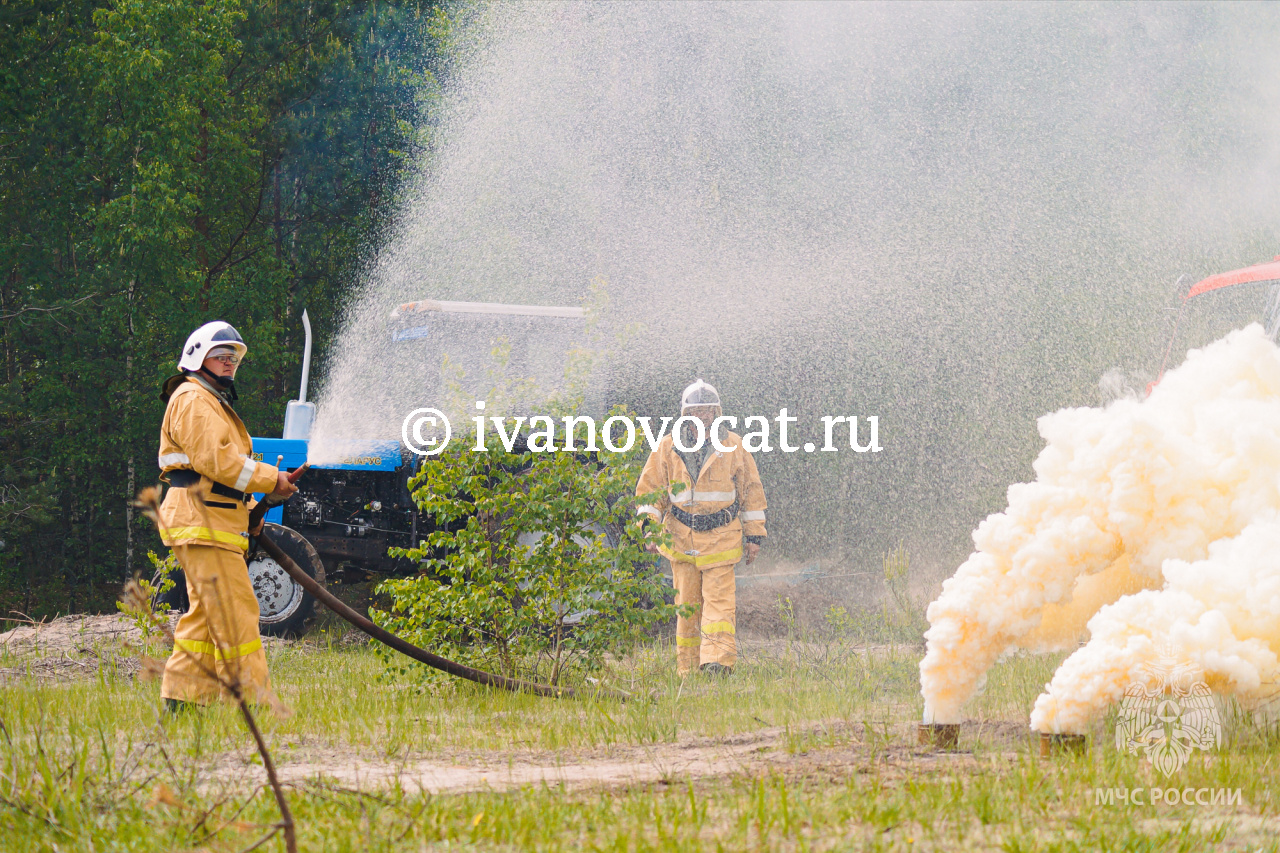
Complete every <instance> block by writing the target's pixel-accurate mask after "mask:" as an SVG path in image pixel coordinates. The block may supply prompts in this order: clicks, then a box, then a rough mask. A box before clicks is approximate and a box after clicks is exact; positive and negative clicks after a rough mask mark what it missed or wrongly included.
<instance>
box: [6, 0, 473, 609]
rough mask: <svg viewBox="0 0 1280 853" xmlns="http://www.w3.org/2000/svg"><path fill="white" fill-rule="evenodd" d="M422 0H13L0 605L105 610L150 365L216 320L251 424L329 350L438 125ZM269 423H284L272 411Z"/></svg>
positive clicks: (439, 25)
mask: <svg viewBox="0 0 1280 853" xmlns="http://www.w3.org/2000/svg"><path fill="white" fill-rule="evenodd" d="M448 34H449V23H448V18H447V17H446V16H445V15H444V14H443V12H442V10H441V8H440V6H439V5H438V4H435V3H429V2H409V0H404V2H396V1H395V0H392V2H385V1H384V2H364V3H336V2H307V3H294V2H275V0H261V2H259V0H244V2H215V3H209V2H202V0H121V1H120V2H89V0H84V2H79V1H78V0H57V2H37V3H21V2H19V3H6V4H3V5H0V57H3V59H2V60H0V360H2V364H0V540H3V544H0V612H5V613H7V612H9V611H10V610H20V611H21V612H23V613H26V614H29V615H31V616H33V617H36V618H39V617H40V616H42V615H46V614H51V613H54V612H59V611H60V612H63V613H66V612H84V611H92V610H101V609H107V610H112V609H114V606H113V603H112V602H113V600H114V599H115V597H116V596H117V595H118V593H119V589H120V584H121V582H122V581H123V579H124V578H126V577H128V576H130V575H131V574H132V573H133V572H135V571H140V570H143V569H144V568H145V567H146V566H148V563H147V557H146V553H147V550H148V549H149V548H159V546H160V543H159V541H158V539H156V537H155V533H154V528H153V526H152V525H150V523H149V522H146V520H145V519H139V518H138V517H137V516H136V515H135V514H134V513H133V512H132V511H131V509H130V507H129V504H128V499H129V498H130V497H131V496H132V495H133V494H134V493H135V492H136V491H137V490H138V489H139V488H141V487H142V486H145V485H147V484H149V483H152V482H154V481H155V478H156V474H157V472H156V470H155V453H156V450H155V448H156V440H157V439H156V429H157V425H158V424H159V422H160V418H161V416H162V414H163V411H164V409H163V404H162V403H161V402H160V400H159V398H158V389H159V383H160V382H161V380H162V379H163V378H164V377H165V376H167V375H171V374H172V373H173V372H174V371H175V367H174V364H175V358H176V355H177V349H178V347H180V346H181V344H182V341H183V340H184V339H185V336H186V335H187V334H188V333H189V332H190V331H191V330H192V329H194V328H196V327H197V326H199V325H200V324H202V323H204V322H207V321H209V320H212V319H227V320H229V321H231V322H233V323H234V325H235V326H236V327H237V328H238V329H239V330H240V332H241V334H243V335H244V336H245V338H246V340H248V341H249V342H250V344H251V349H250V353H249V357H248V359H247V361H246V363H245V365H244V366H243V369H242V370H241V373H240V376H239V378H238V381H237V385H238V386H239V391H240V397H241V400H240V403H239V410H240V412H241V414H242V416H243V417H244V419H245V421H246V423H247V424H249V426H250V429H251V431H254V430H255V429H261V428H262V427H264V426H265V425H268V424H279V423H280V422H281V420H282V417H283V411H284V406H285V403H286V402H287V401H288V400H289V399H290V398H291V397H293V396H295V395H296V389H297V382H298V377H299V372H300V362H301V356H302V347H301V334H302V331H301V326H300V324H299V322H298V317H299V314H300V313H301V311H302V309H303V308H308V309H309V311H310V315H311V319H312V323H313V326H314V328H315V330H316V336H317V350H318V352H320V353H323V351H324V348H325V346H326V343H327V341H328V337H329V336H330V335H331V334H332V333H333V330H334V327H335V323H334V317H335V314H336V312H337V311H338V310H339V308H340V306H341V304H342V300H343V295H344V293H345V292H346V291H347V290H348V289H349V288H350V286H351V284H352V282H353V281H355V280H356V279H357V278H358V275H359V269H360V264H361V262H362V259H363V258H365V257H367V254H365V252H366V250H368V249H370V248H371V247H376V246H377V244H378V240H379V234H380V229H381V228H383V226H384V223H385V221H386V218H387V216H388V213H389V212H390V211H392V210H393V209H394V207H395V202H396V194H397V192H398V190H399V188H400V187H401V185H402V180H403V178H404V176H405V174H406V170H407V167H408V165H409V164H412V163H414V162H416V161H417V160H418V159H419V157H420V156H421V155H422V153H423V151H424V149H425V147H426V146H427V145H428V143H429V140H430V135H431V116H432V105H433V103H434V102H435V100H436V97H437V89H438V87H437V82H436V80H437V76H438V75H439V74H440V73H441V70H442V67H443V64H444V57H445V55H446V54H447V52H448ZM270 434H276V433H274V432H273V433H270Z"/></svg>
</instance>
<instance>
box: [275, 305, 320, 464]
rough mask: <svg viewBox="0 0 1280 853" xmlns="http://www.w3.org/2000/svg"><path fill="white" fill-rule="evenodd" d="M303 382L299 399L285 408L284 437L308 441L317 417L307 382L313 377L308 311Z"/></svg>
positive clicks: (304, 331)
mask: <svg viewBox="0 0 1280 853" xmlns="http://www.w3.org/2000/svg"><path fill="white" fill-rule="evenodd" d="M302 331H303V333H304V336H305V337H304V341H303V344H302V384H301V387H299V388H298V399H296V400H290V401H289V405H288V406H286V407H285V410H284V431H283V432H282V433H281V437H282V438H288V439H295V440H301V441H306V440H307V439H308V438H310V437H311V424H312V423H314V422H315V419H316V404H315V403H308V402H307V382H308V380H309V379H310V378H311V319H310V318H309V317H308V316H307V312H306V311H305V310H304V311H303V312H302Z"/></svg>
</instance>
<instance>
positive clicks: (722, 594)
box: [671, 549, 741, 675]
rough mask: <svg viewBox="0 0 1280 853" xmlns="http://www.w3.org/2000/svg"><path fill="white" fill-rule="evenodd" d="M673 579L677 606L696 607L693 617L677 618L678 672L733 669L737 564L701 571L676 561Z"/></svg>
mask: <svg viewBox="0 0 1280 853" xmlns="http://www.w3.org/2000/svg"><path fill="white" fill-rule="evenodd" d="M738 550H739V551H741V549H738ZM671 577H672V580H673V582H674V583H675V588H676V604H679V605H683V604H692V605H695V607H694V612H693V613H691V614H690V615H689V616H687V617H686V616H680V615H677V616H676V668H677V670H678V671H679V672H680V674H681V675H686V674H688V673H689V672H690V671H692V670H695V669H697V668H698V667H699V666H701V665H702V664H704V663H719V664H722V665H724V666H733V665H734V664H735V663H736V662H737V660H738V647H737V643H736V639H735V637H734V633H735V628H734V626H735V624H736V621H737V620H736V610H735V606H736V602H735V597H734V593H735V590H734V571H733V564H732V563H730V564H728V565H719V566H712V567H710V568H706V569H700V568H698V567H697V566H696V565H694V564H693V563H690V562H684V561H678V560H673V561H672V562H671Z"/></svg>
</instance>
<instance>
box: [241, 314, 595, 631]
mask: <svg viewBox="0 0 1280 853" xmlns="http://www.w3.org/2000/svg"><path fill="white" fill-rule="evenodd" d="M303 325H304V328H305V331H306V344H305V350H304V355H303V374H302V387H301V391H300V393H299V399H298V400H294V401H292V402H290V403H289V406H288V409H287V411H286V414H285V426H284V434H283V437H282V438H254V439H253V453H254V456H255V458H258V459H261V460H263V461H266V462H270V463H273V464H274V463H275V462H276V461H277V459H279V460H281V464H282V465H283V466H284V467H285V468H287V469H290V470H293V469H296V468H298V467H299V466H300V465H302V464H303V463H304V462H307V461H308V446H309V442H310V440H311V431H312V424H313V421H314V414H315V409H314V404H313V403H310V402H307V399H306V396H307V377H308V373H309V368H310V358H311V327H310V324H309V322H308V320H307V318H306V315H305V313H304V315H303ZM584 327H585V312H584V311H583V309H581V308H561V307H548V306H530V305H501V304H495V303H477V302H445V301H437V300H422V301H419V302H412V303H408V304H405V305H401V306H399V307H398V308H397V309H396V310H395V311H394V312H393V313H392V315H391V317H390V322H389V323H388V330H387V332H388V334H389V336H390V343H389V345H390V347H391V348H392V349H393V350H394V351H395V355H396V360H397V362H398V363H399V364H400V366H401V368H402V369H405V370H412V371H416V373H415V376H417V377H424V379H423V381H422V382H421V384H420V385H419V388H420V391H419V393H421V394H423V395H424V396H425V399H426V401H427V404H428V405H430V404H431V402H432V400H433V397H432V395H433V394H436V393H440V392H441V390H442V389H441V384H442V382H441V381H440V380H438V378H437V377H438V376H439V371H440V365H441V364H442V363H443V362H444V361H445V359H446V356H447V357H448V359H449V361H450V363H451V364H453V365H454V366H455V368H456V367H457V365H459V364H463V365H464V366H465V368H466V370H465V375H466V376H470V377H477V376H484V375H485V365H484V361H485V360H486V359H488V358H489V357H490V355H491V353H492V352H493V351H494V348H495V346H496V345H497V344H498V343H499V342H501V343H502V344H503V345H504V346H505V351H506V359H507V362H506V365H505V366H506V367H507V368H508V369H515V370H519V371H521V375H531V376H534V377H535V378H539V379H544V380H545V381H547V382H554V381H555V379H556V378H558V377H563V374H564V362H565V358H566V354H567V353H568V352H569V350H570V348H571V347H573V346H574V345H575V344H577V343H578V342H580V340H581V335H582V332H583V330H584ZM468 359H469V360H470V363H467V362H468ZM540 374H541V375H540ZM428 379H429V381H427V380H428ZM592 385H593V386H598V385H599V382H594V381H593V383H592ZM595 396H600V395H599V394H595ZM422 400H423V397H419V398H418V399H412V400H405V401H403V408H404V410H405V413H406V414H407V412H408V410H410V409H413V408H414V407H415V406H418V405H421V404H422ZM588 406H589V407H590V408H593V409H594V408H599V406H600V403H599V401H598V400H595V401H588ZM338 446H339V448H340V449H339V452H337V453H334V452H333V447H334V443H333V442H328V443H326V448H327V452H326V453H325V457H326V461H320V462H317V461H316V460H311V466H310V468H309V469H308V470H307V472H306V473H305V474H304V475H303V476H302V478H301V479H300V480H299V481H298V484H297V485H298V493H297V494H296V495H295V496H294V497H293V498H292V499H291V500H289V502H288V503H286V504H284V505H283V506H281V507H276V508H275V509H272V510H271V511H270V512H269V513H268V514H267V516H266V521H267V523H268V524H269V525H271V531H272V539H273V541H275V542H276V543H277V544H278V545H279V546H280V547H281V549H282V550H284V551H285V553H286V554H288V555H289V556H290V557H291V558H292V559H293V561H294V562H295V563H297V564H298V565H299V566H300V567H302V568H303V570H304V571H306V572H308V573H309V574H311V575H312V576H313V577H314V578H315V579H316V580H317V581H319V582H320V583H322V584H335V583H343V584H349V583H359V582H363V581H369V580H376V579H378V578H383V577H388V576H397V575H405V574H411V573H413V572H414V571H416V566H415V565H413V564H411V563H410V562H409V561H407V560H398V559H393V558H391V557H389V556H388V554H387V551H388V549H390V548H412V547H415V546H417V545H418V543H419V542H420V540H421V539H422V538H423V536H424V535H425V534H426V533H428V532H429V531H430V530H431V529H433V528H432V527H431V525H430V522H429V520H427V519H425V518H424V517H422V516H421V515H420V514H419V512H418V508H417V506H416V505H415V504H414V501H413V498H412V495H411V494H410V493H409V489H408V485H407V481H408V479H409V477H410V476H412V474H413V473H414V471H415V469H416V466H417V464H418V462H419V460H420V458H421V457H419V456H417V455H415V454H413V453H411V452H410V451H409V450H408V449H407V448H405V447H402V446H401V443H400V441H398V440H388V439H384V438H371V439H368V440H355V441H344V442H340V443H339V445H338ZM259 497H260V496H259ZM248 561H249V574H250V577H251V579H252V581H253V588H254V592H256V593H257V596H258V604H259V607H260V609H261V617H260V618H261V630H262V633H263V634H267V635H271V636H297V635H299V634H301V633H303V632H304V631H305V630H306V627H307V624H308V622H309V620H310V619H311V618H312V616H313V615H314V613H315V602H314V599H313V598H312V597H311V596H310V595H309V594H308V593H306V592H305V591H304V590H303V589H302V587H301V586H299V585H298V584H296V583H295V582H294V581H293V580H292V579H291V578H290V577H289V576H288V574H286V573H285V571H284V569H283V568H281V567H280V566H279V565H278V564H277V563H276V562H275V561H274V560H273V559H271V558H270V557H269V556H267V555H266V554H265V553H263V552H261V551H258V552H251V553H250V554H249V556H248Z"/></svg>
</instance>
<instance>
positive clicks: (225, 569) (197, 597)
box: [160, 545, 271, 705]
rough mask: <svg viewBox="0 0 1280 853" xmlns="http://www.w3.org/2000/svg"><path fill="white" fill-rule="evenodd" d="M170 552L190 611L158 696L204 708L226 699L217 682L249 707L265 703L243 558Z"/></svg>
mask: <svg viewBox="0 0 1280 853" xmlns="http://www.w3.org/2000/svg"><path fill="white" fill-rule="evenodd" d="M173 551H174V553H175V554H177V555H178V561H179V562H180V563H181V564H182V568H183V571H184V572H185V574H186V576H187V597H188V598H189V599H190V600H191V609H190V610H188V611H187V612H186V613H185V614H184V615H183V616H182V618H181V619H179V620H178V627H177V629H176V630H175V631H174V632H173V633H174V647H173V654H172V655H170V656H169V660H168V662H167V663H166V664H165V667H164V681H163V682H162V683H161V686H160V695H161V696H163V697H164V698H166V699H178V700H180V701H183V702H195V703H198V704H201V705H206V704H208V703H210V702H212V701H213V700H215V699H217V698H218V696H219V695H229V692H228V691H227V690H226V688H225V687H223V686H222V685H220V684H219V679H221V680H222V681H225V682H235V683H238V684H239V685H240V690H241V692H242V693H243V695H244V697H245V698H246V699H248V700H250V701H266V699H267V694H268V691H270V689H271V679H270V678H269V677H268V675H267V656H266V654H265V653H264V652H263V650H262V637H261V636H260V635H259V634H258V599H257V598H256V597H255V596H254V594H253V585H252V584H250V583H249V571H248V568H247V567H246V566H245V562H244V555H243V554H241V553H239V552H236V551H229V550H227V549H226V548H218V547H214V546H209V545H176V546H174V548H173ZM215 673H216V674H217V677H215V675H214V674H215Z"/></svg>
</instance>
